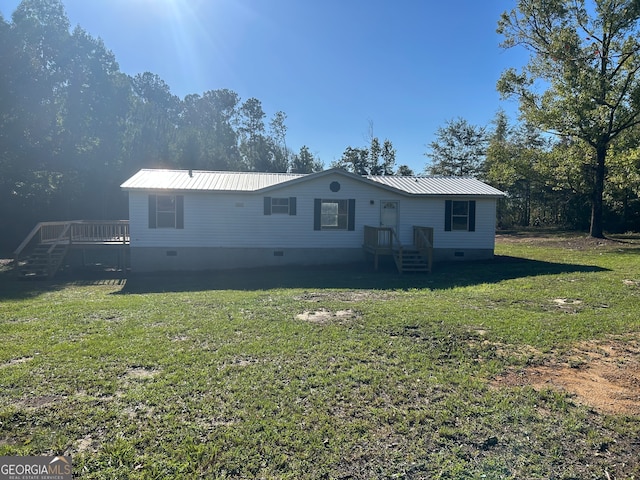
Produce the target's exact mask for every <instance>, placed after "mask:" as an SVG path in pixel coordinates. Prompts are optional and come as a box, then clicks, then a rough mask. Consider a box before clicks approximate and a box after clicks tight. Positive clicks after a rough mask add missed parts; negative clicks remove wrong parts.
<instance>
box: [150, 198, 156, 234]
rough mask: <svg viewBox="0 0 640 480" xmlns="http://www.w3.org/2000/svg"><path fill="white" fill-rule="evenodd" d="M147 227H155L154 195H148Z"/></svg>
mask: <svg viewBox="0 0 640 480" xmlns="http://www.w3.org/2000/svg"><path fill="white" fill-rule="evenodd" d="M149 228H156V195H149Z"/></svg>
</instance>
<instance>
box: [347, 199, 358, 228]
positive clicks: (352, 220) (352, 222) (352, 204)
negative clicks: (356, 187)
mask: <svg viewBox="0 0 640 480" xmlns="http://www.w3.org/2000/svg"><path fill="white" fill-rule="evenodd" d="M347 213H348V215H349V217H348V219H347V230H355V229H356V199H355V198H350V199H349V211H348V212H347Z"/></svg>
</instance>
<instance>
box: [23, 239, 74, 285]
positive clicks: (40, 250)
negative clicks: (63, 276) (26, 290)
mask: <svg viewBox="0 0 640 480" xmlns="http://www.w3.org/2000/svg"><path fill="white" fill-rule="evenodd" d="M68 249H69V246H68V245H67V244H57V245H53V246H52V245H48V244H42V243H41V244H39V245H37V246H36V247H35V248H34V249H33V251H32V252H31V253H30V254H29V255H28V256H27V257H25V258H23V259H21V260H19V261H18V262H17V263H16V272H17V275H18V278H22V279H25V280H28V279H45V278H53V277H54V276H55V274H56V272H57V271H58V269H59V268H60V266H61V265H62V262H63V261H64V257H65V256H66V255H67V250H68Z"/></svg>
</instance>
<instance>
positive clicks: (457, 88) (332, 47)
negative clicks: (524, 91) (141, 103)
mask: <svg viewBox="0 0 640 480" xmlns="http://www.w3.org/2000/svg"><path fill="white" fill-rule="evenodd" d="M63 3H64V5H65V7H66V11H67V16H68V17H69V20H70V21H71V24H72V26H75V25H80V26H81V27H82V28H84V29H85V30H86V31H87V32H89V33H90V34H91V35H92V36H94V37H100V38H101V39H102V40H103V41H104V43H105V45H106V47H107V48H108V49H109V50H111V51H113V53H114V54H115V56H116V59H117V60H118V62H119V64H120V69H121V70H122V71H123V72H125V73H127V74H129V75H135V74H137V73H143V72H146V71H149V72H152V73H155V74H158V75H159V76H160V77H161V78H162V79H163V80H164V81H165V82H166V83H167V84H168V85H169V86H170V87H171V90H172V92H173V93H174V94H175V95H178V96H179V97H181V98H183V97H184V96H185V95H187V94H191V93H197V94H202V93H203V92H205V91H207V90H215V89H221V88H228V89H230V90H233V91H235V92H237V93H238V95H240V97H241V99H242V100H246V99H248V98H251V97H255V98H257V99H258V100H260V101H261V102H262V105H263V108H264V110H265V112H266V114H267V117H268V118H270V117H271V116H272V115H273V114H274V113H276V112H277V111H279V110H281V111H283V112H285V113H286V115H287V122H286V124H287V127H288V131H287V144H288V146H289V147H290V148H291V149H293V150H294V151H298V150H299V148H300V147H301V146H302V145H307V146H308V147H309V149H310V150H311V152H313V153H314V154H315V155H316V156H318V157H319V158H320V159H321V160H322V161H323V162H324V163H325V166H326V167H328V166H329V164H330V163H331V162H332V161H334V160H337V159H338V158H340V156H341V155H342V152H343V151H344V150H345V148H346V147H347V146H352V147H363V146H366V145H367V143H368V136H369V130H370V126H372V128H373V134H374V135H375V136H377V137H379V138H380V139H381V140H384V139H389V140H391V142H392V143H393V145H394V147H395V148H396V150H397V157H396V159H397V164H398V165H400V164H407V165H409V166H410V167H411V168H412V169H413V170H414V172H415V173H422V172H423V171H424V168H425V166H426V164H427V163H428V159H427V157H425V156H424V153H425V152H426V151H427V145H428V144H429V143H430V142H431V141H433V140H434V138H435V133H436V131H437V129H438V127H441V126H444V125H445V123H446V121H447V120H450V119H454V118H457V117H462V118H464V119H466V120H467V121H469V122H470V123H472V124H476V125H488V124H489V123H490V121H491V120H492V119H493V118H494V116H495V114H496V112H497V111H498V109H499V108H503V109H504V110H505V111H507V113H508V114H509V115H510V117H511V119H512V120H513V121H515V119H516V115H517V111H516V105H514V103H513V102H504V101H501V100H500V97H499V95H498V93H497V92H496V89H495V85H496V81H497V80H498V78H499V76H500V74H501V72H502V71H504V70H505V69H506V68H508V67H512V66H513V67H519V66H521V65H522V64H523V62H524V61H526V55H525V53H524V52H523V51H522V50H506V51H505V50H503V49H501V48H500V47H499V43H500V41H501V38H500V36H499V35H498V34H496V32H495V30H496V24H497V21H498V18H499V16H500V14H501V13H502V12H503V11H505V10H507V9H511V8H513V6H514V4H515V2H514V1H513V0H484V1H478V0H447V1H440V0H63ZM18 4H19V0H0V11H1V12H2V14H3V15H4V17H5V18H6V19H10V18H11V14H12V13H13V11H14V10H15V8H16V7H17V5H18Z"/></svg>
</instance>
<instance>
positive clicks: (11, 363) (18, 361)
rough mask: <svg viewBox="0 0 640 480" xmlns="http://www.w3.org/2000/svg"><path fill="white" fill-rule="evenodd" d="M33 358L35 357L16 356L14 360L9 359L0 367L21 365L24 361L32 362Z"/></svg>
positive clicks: (0, 364)
mask: <svg viewBox="0 0 640 480" xmlns="http://www.w3.org/2000/svg"><path fill="white" fill-rule="evenodd" d="M31 360H33V357H20V358H14V359H13V360H9V361H8V362H5V363H0V368H2V367H12V366H14V365H20V364H22V363H27V362H30V361H31Z"/></svg>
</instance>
